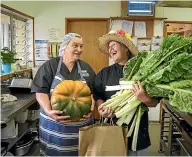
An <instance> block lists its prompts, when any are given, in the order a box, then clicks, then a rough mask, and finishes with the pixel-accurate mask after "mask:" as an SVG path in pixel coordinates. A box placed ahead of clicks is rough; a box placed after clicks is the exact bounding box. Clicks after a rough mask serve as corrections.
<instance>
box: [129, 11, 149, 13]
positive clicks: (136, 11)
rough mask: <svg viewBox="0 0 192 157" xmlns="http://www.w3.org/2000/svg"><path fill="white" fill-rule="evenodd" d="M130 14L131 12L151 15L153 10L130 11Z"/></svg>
mask: <svg viewBox="0 0 192 157" xmlns="http://www.w3.org/2000/svg"><path fill="white" fill-rule="evenodd" d="M129 12H131V13H134V12H140V13H151V10H129Z"/></svg>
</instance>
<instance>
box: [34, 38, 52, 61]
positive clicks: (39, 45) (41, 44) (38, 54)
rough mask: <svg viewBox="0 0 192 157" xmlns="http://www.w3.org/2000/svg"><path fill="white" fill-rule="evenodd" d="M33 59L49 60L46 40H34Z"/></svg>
mask: <svg viewBox="0 0 192 157" xmlns="http://www.w3.org/2000/svg"><path fill="white" fill-rule="evenodd" d="M35 60H36V61H37V60H39V61H42V60H49V58H48V40H35Z"/></svg>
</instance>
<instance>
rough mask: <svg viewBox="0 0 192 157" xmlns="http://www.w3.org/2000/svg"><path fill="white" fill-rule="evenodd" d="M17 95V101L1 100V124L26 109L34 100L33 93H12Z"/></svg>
mask: <svg viewBox="0 0 192 157" xmlns="http://www.w3.org/2000/svg"><path fill="white" fill-rule="evenodd" d="M12 95H14V96H16V97H17V101H13V102H6V103H5V102H2V104H1V124H2V123H6V122H8V121H9V120H10V119H12V118H14V117H15V116H16V115H17V114H18V113H19V112H21V111H22V110H25V109H27V108H28V107H29V106H31V105H32V104H34V103H35V102H36V98H35V94H32V93H29V94H21V93H19V94H12Z"/></svg>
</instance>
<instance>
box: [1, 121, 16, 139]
mask: <svg viewBox="0 0 192 157" xmlns="http://www.w3.org/2000/svg"><path fill="white" fill-rule="evenodd" d="M17 135H18V124H15V120H14V119H12V120H10V121H9V122H7V126H6V127H5V128H3V129H1V139H8V138H15V137H17Z"/></svg>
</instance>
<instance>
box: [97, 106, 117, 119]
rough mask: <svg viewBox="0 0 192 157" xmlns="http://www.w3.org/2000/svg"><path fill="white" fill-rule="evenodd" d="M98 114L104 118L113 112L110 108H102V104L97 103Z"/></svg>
mask: <svg viewBox="0 0 192 157" xmlns="http://www.w3.org/2000/svg"><path fill="white" fill-rule="evenodd" d="M98 111H99V114H100V115H101V116H102V117H104V118H111V117H112V115H113V112H112V110H111V109H110V108H105V109H104V108H103V105H99V107H98Z"/></svg>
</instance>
